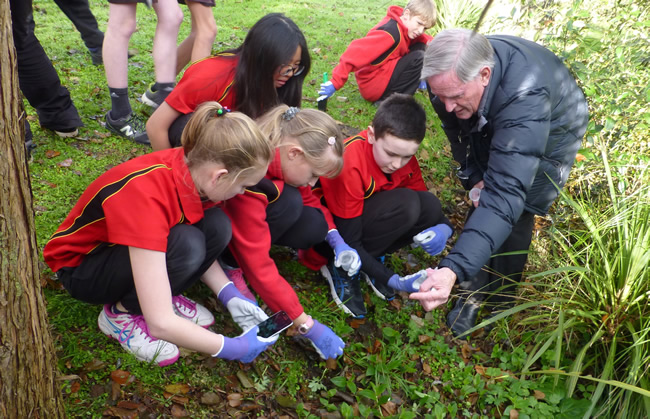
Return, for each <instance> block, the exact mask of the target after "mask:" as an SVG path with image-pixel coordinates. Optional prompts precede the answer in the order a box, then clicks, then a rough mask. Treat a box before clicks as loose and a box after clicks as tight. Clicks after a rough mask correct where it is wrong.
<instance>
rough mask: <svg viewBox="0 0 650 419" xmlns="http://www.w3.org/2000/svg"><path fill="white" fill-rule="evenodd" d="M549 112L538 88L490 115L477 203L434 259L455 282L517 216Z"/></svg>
mask: <svg viewBox="0 0 650 419" xmlns="http://www.w3.org/2000/svg"><path fill="white" fill-rule="evenodd" d="M493 106H495V105H494V104H493ZM550 111H551V109H550V105H549V97H548V94H547V92H546V91H544V90H542V89H539V90H533V91H528V92H525V93H524V94H520V95H519V96H518V97H516V98H513V99H512V100H510V101H508V104H507V105H504V106H503V108H502V109H500V111H499V114H498V115H496V116H495V117H494V118H493V119H492V121H491V123H492V126H493V136H492V141H491V144H490V155H489V162H488V167H487V171H486V172H485V173H484V175H483V181H484V188H483V189H482V191H481V200H480V203H479V205H478V207H477V208H476V209H475V210H474V212H473V214H472V216H471V217H470V218H469V219H468V220H467V222H466V223H465V227H464V229H463V232H462V233H461V234H460V236H459V237H458V240H457V241H456V245H455V246H454V248H453V249H452V250H451V251H450V252H449V254H448V255H447V256H446V257H445V258H444V259H443V260H442V261H441V262H440V264H439V267H446V268H449V269H451V270H452V271H453V272H454V273H455V274H456V276H457V277H458V281H464V280H465V279H466V278H471V277H472V276H474V275H476V273H477V272H478V271H479V270H480V269H481V267H482V266H483V265H484V264H485V263H486V262H487V261H488V260H489V258H490V257H491V256H492V255H493V254H494V252H495V251H496V250H497V249H498V248H499V247H500V246H501V244H503V242H504V241H505V240H506V238H507V237H508V236H509V235H510V232H511V231H512V227H513V225H514V224H515V223H516V222H517V220H518V219H519V217H520V216H521V214H522V212H523V210H524V206H525V203H526V198H527V194H528V193H529V191H530V187H531V186H532V184H533V181H534V179H535V177H536V176H537V170H538V167H539V163H540V158H541V157H542V156H543V154H544V152H545V150H546V146H547V141H548V135H549V130H550Z"/></svg>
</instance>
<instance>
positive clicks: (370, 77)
mask: <svg viewBox="0 0 650 419" xmlns="http://www.w3.org/2000/svg"><path fill="white" fill-rule="evenodd" d="M402 13H404V9H402V8H401V7H399V6H390V7H389V8H388V11H387V12H386V17H384V18H383V19H382V20H381V21H380V22H379V23H378V24H377V25H376V26H375V27H374V28H372V29H371V30H370V31H369V32H368V33H367V34H366V36H364V37H363V38H359V39H355V40H354V41H352V42H351V43H350V45H348V47H347V49H346V50H345V52H343V54H342V55H341V58H340V59H339V64H338V65H337V66H336V67H334V69H333V70H332V79H331V81H332V84H333V85H334V87H335V88H336V90H338V89H340V88H341V87H343V85H344V84H345V82H346V81H347V80H348V77H349V74H350V73H355V77H356V80H357V84H358V85H359V91H360V92H361V96H363V98H364V99H366V100H369V101H371V102H374V101H376V100H378V99H379V98H380V97H381V95H383V94H384V91H386V87H388V82H389V81H390V78H391V76H392V75H393V72H394V71H395V66H396V65H397V62H398V61H399V60H400V58H402V57H403V56H405V55H406V54H408V53H409V51H410V49H411V47H412V46H413V45H415V44H417V43H424V44H427V43H428V42H430V41H431V40H432V39H433V37H431V35H427V34H426V33H423V34H422V35H420V36H418V37H417V38H415V39H411V38H409V37H408V28H407V27H406V26H405V25H404V23H403V22H402V19H401V18H400V17H401V16H402Z"/></svg>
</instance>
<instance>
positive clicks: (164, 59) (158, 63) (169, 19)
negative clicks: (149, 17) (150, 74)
mask: <svg viewBox="0 0 650 419" xmlns="http://www.w3.org/2000/svg"><path fill="white" fill-rule="evenodd" d="M153 8H154V11H155V12H156V15H157V16H158V24H157V25H156V34H155V35H154V38H153V64H154V71H155V73H156V82H158V83H174V82H175V81H176V40H177V38H178V28H179V27H180V25H181V22H182V21H183V12H182V11H181V9H180V7H179V6H178V2H177V1H176V0H158V3H154V5H153Z"/></svg>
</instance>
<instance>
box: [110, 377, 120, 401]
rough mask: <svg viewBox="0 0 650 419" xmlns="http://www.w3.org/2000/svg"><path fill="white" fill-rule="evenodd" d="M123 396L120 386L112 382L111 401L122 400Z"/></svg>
mask: <svg viewBox="0 0 650 419" xmlns="http://www.w3.org/2000/svg"><path fill="white" fill-rule="evenodd" d="M121 395H122V390H121V389H120V385H119V384H118V383H116V382H115V381H112V382H111V400H113V401H117V399H119V398H120V396H121Z"/></svg>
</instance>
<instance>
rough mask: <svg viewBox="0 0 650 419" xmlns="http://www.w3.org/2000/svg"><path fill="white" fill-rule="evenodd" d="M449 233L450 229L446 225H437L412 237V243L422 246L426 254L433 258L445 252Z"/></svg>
mask: <svg viewBox="0 0 650 419" xmlns="http://www.w3.org/2000/svg"><path fill="white" fill-rule="evenodd" d="M451 233H452V230H451V227H449V226H448V225H447V224H438V225H435V226H433V227H429V228H427V229H426V230H424V231H423V232H421V233H420V234H418V235H417V236H415V237H413V241H415V243H416V244H418V245H420V246H422V248H423V249H424V250H425V251H426V252H427V253H428V254H430V255H431V256H435V255H437V254H438V253H440V252H442V251H443V250H445V244H447V239H449V237H450V236H451Z"/></svg>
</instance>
